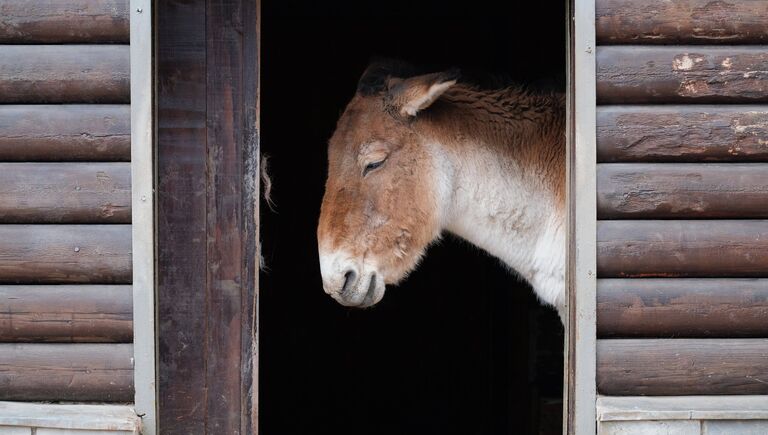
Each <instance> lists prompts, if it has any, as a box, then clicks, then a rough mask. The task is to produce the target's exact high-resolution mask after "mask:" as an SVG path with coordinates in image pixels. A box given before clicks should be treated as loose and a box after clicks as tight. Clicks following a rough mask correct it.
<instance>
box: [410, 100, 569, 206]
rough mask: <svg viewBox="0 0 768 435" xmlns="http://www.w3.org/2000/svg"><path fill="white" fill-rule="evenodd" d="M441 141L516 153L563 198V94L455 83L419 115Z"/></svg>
mask: <svg viewBox="0 0 768 435" xmlns="http://www.w3.org/2000/svg"><path fill="white" fill-rule="evenodd" d="M416 122H417V125H416V127H417V128H420V129H423V130H422V131H423V133H425V134H428V135H430V136H432V137H435V138H436V139H437V140H438V141H439V142H440V143H443V144H446V145H449V146H451V145H453V146H462V145H467V144H470V145H471V146H487V147H490V148H493V149H494V151H495V152H497V153H499V157H500V158H504V159H512V160H514V161H515V162H516V163H518V164H517V165H516V166H518V167H520V168H525V169H526V172H528V173H529V174H530V175H531V176H533V177H543V178H544V179H539V180H537V181H538V183H536V184H539V183H542V182H543V184H545V185H546V186H547V187H548V188H550V189H551V191H552V193H553V194H554V195H555V197H556V198H557V199H558V200H560V201H561V202H563V201H564V199H565V97H564V95H562V94H554V93H546V94H545V93H533V92H529V91H526V90H524V89H521V88H518V87H509V88H503V89H496V90H478V89H476V88H472V87H468V86H464V85H456V86H454V87H452V88H451V89H450V90H449V91H448V92H446V93H445V94H444V95H443V96H442V97H441V98H440V99H439V100H438V101H436V102H435V103H434V104H433V105H432V106H431V107H430V109H429V110H427V111H425V112H424V113H423V114H420V116H419V117H418V118H417V121H416Z"/></svg>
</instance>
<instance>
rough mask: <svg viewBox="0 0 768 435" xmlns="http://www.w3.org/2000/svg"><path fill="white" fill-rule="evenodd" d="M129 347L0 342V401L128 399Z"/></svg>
mask: <svg viewBox="0 0 768 435" xmlns="http://www.w3.org/2000/svg"><path fill="white" fill-rule="evenodd" d="M132 359H133V345H131V344H81V343H78V344H57V343H35V344H0V385H2V388H0V400H36V401H57V400H66V401H99V402H132V401H133V363H132Z"/></svg>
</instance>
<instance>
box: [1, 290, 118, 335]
mask: <svg viewBox="0 0 768 435" xmlns="http://www.w3.org/2000/svg"><path fill="white" fill-rule="evenodd" d="M132 337H133V304H132V299H131V286H129V285H11V286H9V285H3V286H0V341H1V342H73V343H85V342H94V343H107V342H116V343H130V342H131V339H132Z"/></svg>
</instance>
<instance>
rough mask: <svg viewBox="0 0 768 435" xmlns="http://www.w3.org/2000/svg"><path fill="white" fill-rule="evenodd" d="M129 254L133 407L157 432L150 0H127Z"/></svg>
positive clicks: (145, 426) (147, 429)
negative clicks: (129, 125) (129, 146)
mask: <svg viewBox="0 0 768 435" xmlns="http://www.w3.org/2000/svg"><path fill="white" fill-rule="evenodd" d="M128 11H129V17H130V32H131V33H130V35H131V36H130V38H131V40H130V44H131V45H130V65H131V66H130V71H131V72H130V77H131V234H132V237H131V253H132V254H131V257H132V258H131V259H132V265H133V279H132V290H133V365H134V375H133V377H134V382H133V383H134V389H135V396H134V407H135V410H136V414H137V415H139V416H141V421H142V433H143V434H145V435H155V434H156V433H157V420H156V416H157V390H156V388H155V385H156V382H155V379H156V368H157V365H156V363H157V360H156V357H155V346H156V344H155V343H156V338H157V337H156V331H155V194H154V193H155V176H154V160H155V159H154V148H153V143H154V136H155V135H154V122H153V121H154V120H153V116H152V109H153V98H152V90H153V86H152V85H153V80H152V78H153V76H154V72H153V67H152V0H130V6H129V9H128Z"/></svg>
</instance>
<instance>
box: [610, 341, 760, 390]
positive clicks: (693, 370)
mask: <svg viewBox="0 0 768 435" xmlns="http://www.w3.org/2000/svg"><path fill="white" fill-rule="evenodd" d="M766 361H768V339H759V338H742V339H733V338H729V339H717V338H711V339H706V338H702V339H684V338H678V339H603V340H598V341H597V389H598V392H599V393H601V394H605V395H616V396H686V395H710V394H712V395H724V394H768V383H766V382H765V379H768V364H766Z"/></svg>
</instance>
